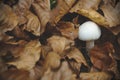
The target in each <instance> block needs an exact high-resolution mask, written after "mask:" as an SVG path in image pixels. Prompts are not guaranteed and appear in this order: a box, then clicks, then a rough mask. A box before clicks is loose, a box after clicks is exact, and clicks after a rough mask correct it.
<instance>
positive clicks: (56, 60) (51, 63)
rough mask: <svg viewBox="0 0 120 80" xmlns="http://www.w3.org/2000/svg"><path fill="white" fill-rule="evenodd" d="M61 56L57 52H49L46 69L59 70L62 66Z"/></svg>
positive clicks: (45, 64) (45, 63)
mask: <svg viewBox="0 0 120 80" xmlns="http://www.w3.org/2000/svg"><path fill="white" fill-rule="evenodd" d="M60 58H61V57H60V56H59V55H58V54H57V53H56V52H49V53H48V54H47V56H46V58H45V62H44V68H46V69H47V68H49V67H50V68H51V69H57V68H59V66H60Z"/></svg>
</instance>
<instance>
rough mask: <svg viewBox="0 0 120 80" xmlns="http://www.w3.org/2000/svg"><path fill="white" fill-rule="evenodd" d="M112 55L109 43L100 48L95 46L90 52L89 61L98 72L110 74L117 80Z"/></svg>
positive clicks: (112, 48) (117, 73)
mask: <svg viewBox="0 0 120 80" xmlns="http://www.w3.org/2000/svg"><path fill="white" fill-rule="evenodd" d="M113 55H114V47H113V45H112V44H111V43H109V42H106V43H104V44H103V45H101V46H96V47H94V48H93V49H91V51H90V59H91V62H92V64H93V66H94V67H95V68H97V69H99V70H100V71H108V72H112V73H114V74H115V77H116V78H119V76H118V75H119V72H118V70H117V62H116V60H115V59H114V57H113Z"/></svg>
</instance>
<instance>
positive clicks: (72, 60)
mask: <svg viewBox="0 0 120 80" xmlns="http://www.w3.org/2000/svg"><path fill="white" fill-rule="evenodd" d="M66 57H67V58H68V62H69V64H70V66H71V68H72V69H73V71H75V72H76V73H77V74H79V72H80V68H81V66H82V64H83V65H85V66H86V67H88V64H87V62H86V60H85V58H84V56H83V54H82V53H81V52H80V51H79V50H78V49H77V48H72V49H70V50H69V51H68V53H67V55H66Z"/></svg>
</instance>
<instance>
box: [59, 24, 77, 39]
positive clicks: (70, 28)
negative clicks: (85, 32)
mask: <svg viewBox="0 0 120 80" xmlns="http://www.w3.org/2000/svg"><path fill="white" fill-rule="evenodd" d="M57 29H58V30H59V31H60V32H61V34H62V35H63V36H65V37H67V38H69V39H71V40H74V39H76V38H77V36H78V28H75V25H74V24H73V23H71V22H59V23H58V24H57Z"/></svg>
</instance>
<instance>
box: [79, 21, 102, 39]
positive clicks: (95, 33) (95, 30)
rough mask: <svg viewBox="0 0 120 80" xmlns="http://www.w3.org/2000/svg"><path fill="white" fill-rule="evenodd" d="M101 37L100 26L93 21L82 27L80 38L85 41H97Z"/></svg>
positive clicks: (80, 28)
mask: <svg viewBox="0 0 120 80" xmlns="http://www.w3.org/2000/svg"><path fill="white" fill-rule="evenodd" d="M100 36H101V30H100V28H99V27H98V25H97V24H96V23H94V22H92V21H87V22H85V23H83V24H82V25H80V27H79V31H78V38H79V39H80V40H83V41H90V40H97V39H98V38H99V37H100Z"/></svg>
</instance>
